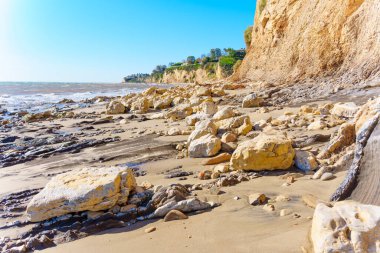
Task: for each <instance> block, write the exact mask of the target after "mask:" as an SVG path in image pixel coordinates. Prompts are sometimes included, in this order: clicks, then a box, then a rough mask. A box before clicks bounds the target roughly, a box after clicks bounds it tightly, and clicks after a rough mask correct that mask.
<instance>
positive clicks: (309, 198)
mask: <svg viewBox="0 0 380 253" xmlns="http://www.w3.org/2000/svg"><path fill="white" fill-rule="evenodd" d="M302 201H303V202H304V203H305V204H306V205H307V206H309V207H311V208H315V207H316V206H317V204H318V203H324V204H325V205H329V206H330V204H329V203H327V202H325V201H323V200H320V199H318V198H317V197H316V196H314V195H312V194H305V195H302Z"/></svg>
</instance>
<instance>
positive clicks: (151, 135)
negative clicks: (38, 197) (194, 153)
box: [0, 85, 376, 252]
mask: <svg viewBox="0 0 380 253" xmlns="http://www.w3.org/2000/svg"><path fill="white" fill-rule="evenodd" d="M194 87H195V88H196V87H197V86H194V85H190V86H182V89H184V90H187V89H193V88H194ZM201 88H202V87H201ZM144 89H146V87H141V90H144ZM155 89H156V88H149V89H148V90H146V91H144V93H143V94H146V92H148V91H149V90H155ZM174 89H180V88H179V87H175V88H169V89H168V90H174ZM158 90H162V91H163V90H165V89H163V88H158ZM251 92H252V88H251V86H240V88H238V89H231V90H228V89H225V93H226V94H225V95H223V96H221V97H220V96H216V97H214V96H212V98H213V101H214V102H213V103H215V104H216V105H218V110H222V109H223V108H225V107H231V106H232V107H233V108H234V110H235V111H236V113H239V114H240V115H247V116H248V117H249V118H250V120H251V122H253V124H255V122H257V123H260V122H263V121H264V122H266V123H265V124H266V125H271V127H270V128H271V129H272V130H271V131H273V128H274V129H275V131H280V132H284V133H285V134H286V136H287V138H289V139H291V140H293V141H295V142H297V143H298V142H299V143H303V142H304V141H302V140H307V139H308V138H309V137H313V136H327V138H325V139H324V140H321V141H314V142H310V143H309V144H305V146H302V147H303V148H301V149H302V150H307V151H311V152H312V153H313V152H315V153H319V152H320V150H323V149H324V147H325V146H326V145H327V143H328V141H329V140H330V135H331V136H333V134H334V132H336V131H337V130H338V129H339V127H340V125H341V124H342V123H343V122H345V121H344V120H343V121H342V120H338V118H336V119H334V120H335V121H336V120H338V121H336V122H335V123H334V124H332V125H331V126H327V125H326V126H324V127H322V128H319V129H310V127H308V126H309V125H308V124H306V125H304V126H292V127H289V126H286V125H282V123H281V124H280V125H278V123H275V122H274V121H273V119H280V118H281V117H284V115H288V116H289V115H301V114H300V111H302V110H303V109H302V108H305V107H307V108H309V107H310V108H318V107H319V108H321V107H322V106H324V105H325V104H334V103H337V101H341V102H344V101H352V100H353V99H356V102H357V103H358V105H359V104H361V103H363V101H365V100H366V99H367V98H369V97H371V96H373V94H374V93H376V91H375V90H370V91H368V92H364V93H362V96H356V97H355V98H354V97H352V96H351V95H339V94H337V95H334V96H332V97H330V98H329V99H323V98H320V99H318V100H314V101H309V102H308V101H305V102H302V103H300V104H298V105H291V106H286V105H285V106H275V105H273V102H271V103H268V102H269V101H270V99H267V103H268V104H272V105H268V106H264V108H265V109H263V107H252V108H242V107H241V102H240V101H241V99H242V98H244V97H245V96H246V95H247V94H250V93H251ZM128 96H129V95H127V96H126V97H128ZM139 96H147V95H141V94H140V95H139ZM69 98H70V97H69ZM115 99H116V100H117V99H120V97H119V98H117V97H116V96H113V97H112V98H111V97H106V96H105V97H103V98H102V100H98V99H96V98H95V99H93V100H91V102H88V103H87V104H86V106H82V107H79V106H78V107H77V105H78V103H80V102H71V103H69V107H68V108H67V109H65V110H64V111H63V112H64V113H63V114H62V112H60V111H59V110H58V111H54V113H53V114H49V115H50V116H48V118H46V119H44V118H36V119H33V117H32V119H33V120H32V121H31V122H30V123H28V122H24V121H20V120H18V119H19V118H17V116H15V115H17V114H15V115H13V116H14V117H13V118H11V120H10V121H9V122H8V125H9V124H11V127H10V128H7V127H6V126H7V124H5V125H3V130H2V131H3V132H2V133H1V138H2V140H3V141H2V142H3V144H2V148H3V150H4V153H3V154H6V153H10V152H14V150H18V151H17V152H18V153H19V154H20V156H19V157H18V156H15V157H13V158H12V159H8V160H7V161H5V160H4V157H3V160H2V168H1V172H0V173H1V174H0V185H1V186H2V187H1V189H0V196H2V198H3V199H8V202H4V201H3V202H2V203H3V204H2V205H3V216H2V217H3V218H0V225H1V226H2V229H1V230H0V236H1V237H3V238H10V239H11V238H18V237H19V236H20V235H22V234H23V233H27V232H28V231H30V230H31V229H32V228H33V227H34V226H35V224H33V223H25V225H24V224H23V223H21V224H20V223H19V222H20V221H23V220H25V219H26V216H25V208H26V205H27V204H28V201H29V200H30V198H31V197H33V196H34V195H35V194H36V193H37V192H39V191H40V190H41V189H42V188H43V187H44V186H45V185H46V184H47V183H48V182H49V180H51V179H52V178H54V177H55V176H57V175H60V174H62V173H68V172H75V171H78V170H80V169H82V168H86V167H93V168H99V169H104V168H107V167H113V166H117V167H126V168H127V167H129V168H133V170H134V174H135V177H136V182H137V185H145V184H146V182H149V184H152V185H154V186H158V185H162V186H167V185H171V184H184V185H188V186H189V187H190V188H191V186H194V185H200V184H201V185H204V186H203V187H199V189H198V188H194V187H193V189H196V190H191V192H192V193H191V195H192V196H196V197H197V198H198V199H200V200H201V201H205V202H210V201H211V202H213V203H217V204H218V205H217V206H216V207H215V208H213V209H212V210H207V211H205V212H203V213H202V212H200V213H199V214H196V213H191V214H190V216H189V218H188V219H187V220H178V221H173V222H169V223H166V222H163V221H162V220H161V219H157V218H150V219H142V220H141V219H140V220H139V219H137V220H133V222H128V223H125V226H124V227H123V228H112V227H111V228H110V229H107V228H100V230H99V231H97V232H96V233H95V234H93V235H91V236H85V238H83V239H80V240H73V239H67V240H66V241H61V243H58V244H57V246H55V247H53V248H50V249H47V250H46V251H47V252H81V251H82V252H83V251H86V252H87V251H93V252H104V251H109V250H112V251H113V250H122V249H123V248H125V247H128V248H129V249H132V250H139V251H144V252H151V251H159V252H177V251H181V252H190V251H192V252H194V251H196V252H214V251H220V252H230V251H234V252H252V251H257V252H299V251H300V249H301V247H303V245H305V244H307V241H308V237H307V234H308V233H309V230H310V226H311V222H312V217H313V212H314V207H310V206H308V205H307V204H305V201H304V200H303V198H304V196H307V195H312V196H314V197H315V199H319V200H321V201H322V200H323V201H325V202H328V201H329V198H330V196H331V194H332V193H333V192H334V191H335V189H336V188H337V187H338V186H339V184H340V183H341V181H342V180H343V179H344V177H345V174H346V173H345V170H346V168H342V169H340V170H337V171H335V172H334V177H333V179H331V180H328V181H321V180H313V179H311V178H312V174H313V173H312V172H311V171H310V172H306V173H305V172H304V171H301V170H299V169H297V168H296V167H294V166H293V167H292V168H290V169H289V170H283V171H281V170H280V171H267V172H266V171H263V172H259V173H258V174H249V175H250V176H249V180H246V181H245V180H244V181H241V182H240V181H239V183H237V184H234V185H231V186H226V187H221V188H220V192H219V190H218V193H214V192H212V191H211V190H210V188H208V187H206V185H208V184H210V183H212V182H215V179H211V178H210V179H206V180H202V179H200V177H199V176H198V175H200V173H203V171H207V170H211V171H212V170H213V168H214V167H215V165H204V162H205V160H207V158H191V157H189V156H188V155H187V154H185V153H183V150H181V149H179V148H178V145H179V144H181V145H182V144H183V143H185V142H186V141H187V139H188V138H189V134H191V132H192V131H193V129H194V127H193V126H189V125H188V124H187V123H186V121H184V120H170V119H165V118H158V117H157V116H156V115H157V113H160V112H166V111H170V110H171V109H170V107H168V108H167V109H158V110H157V109H155V110H153V109H150V110H149V111H147V112H145V113H133V112H128V113H121V114H109V113H108V114H107V113H106V108H108V104H109V103H110V101H112V100H115ZM334 99H335V101H334ZM88 101H90V100H89V99H88ZM53 107H54V106H53ZM308 115H309V114H308ZM308 117H311V118H315V117H317V118H319V117H320V116H319V115H318V114H316V115H314V116H313V115H312V114H310V115H309V116H308ZM24 119H25V116H24ZM326 119H328V118H326ZM12 120H13V121H12ZM337 122H339V123H337ZM20 124H21V126H22V127H19V126H20ZM261 124H262V123H261ZM4 126H5V127H4ZM257 127H258V126H257ZM173 128H175V129H179V130H180V131H179V132H178V131H177V132H178V133H174V134H169V132H170V129H173ZM262 131H264V132H266V131H269V129H268V130H259V129H258V128H257V130H255V128H253V129H252V132H250V133H251V134H253V136H256V135H257V134H258V133H260V132H262ZM248 135H249V134H248ZM12 136H13V137H14V140H7V141H4V140H6V139H7V138H8V139H9V138H10V137H12ZM251 138H252V137H248V136H247V135H246V136H245V135H240V136H239V143H240V142H242V141H244V140H249V139H251ZM331 138H332V137H331ZM42 140H44V141H42ZM53 140H54V141H53ZM77 144H79V145H77ZM24 145H34V148H33V146H30V147H28V148H31V150H33V149H37V150H38V153H36V154H35V155H30V154H28V152H26V153H25V152H24V151H23V149H22V148H21V147H22V146H24ZM62 147H65V148H62ZM53 150H54V151H53ZM57 150H58V151H57ZM23 152H24V153H23ZM29 153H30V152H29ZM21 154H24V155H22V156H21ZM21 157H23V159H24V160H23V159H21ZM176 172H181V173H182V174H179V175H183V176H173V177H168V175H176V174H175V173H176ZM173 173H174V174H173ZM184 173H185V174H184ZM231 173H233V172H231ZM238 173H241V172H238ZM227 175H228V173H227ZM237 175H239V174H237ZM243 175H244V173H243ZM289 177H291V178H293V180H292V181H291V183H287V182H288V181H289ZM148 189H149V188H147V190H148ZM148 191H149V190H148ZM254 192H263V193H264V194H265V195H266V196H267V198H268V199H270V200H272V202H270V203H272V205H273V210H270V211H268V210H265V209H263V207H262V206H252V205H250V204H249V201H248V196H249V195H250V194H252V193H254ZM18 193H19V195H17V194H18ZM12 196H13V197H12ZM17 196H18V197H17ZM279 196H282V197H284V196H285V197H284V198H285V200H281V201H280V200H279V201H276V199H277V198H278V197H279ZM12 199H13V201H15V199H18V200H17V201H16V202H15V203H19V206H18V208H13V209H12V208H10V207H9V206H7V203H13V202H12V201H9V200H12ZM283 209H286V210H290V211H289V213H288V214H287V215H285V216H281V215H280V211H281V210H283ZM152 226H154V227H155V228H156V231H155V232H153V233H151V234H146V233H145V232H144V230H145V229H146V228H149V227H152ZM57 229H58V230H59V227H57ZM72 241H73V242H72ZM273 241H276V242H278V243H276V244H272V243H271V242H273ZM63 242H66V243H63Z"/></svg>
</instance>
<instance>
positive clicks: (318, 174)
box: [312, 166, 329, 180]
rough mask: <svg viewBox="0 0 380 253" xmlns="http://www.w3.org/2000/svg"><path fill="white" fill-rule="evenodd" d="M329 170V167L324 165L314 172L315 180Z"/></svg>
mask: <svg viewBox="0 0 380 253" xmlns="http://www.w3.org/2000/svg"><path fill="white" fill-rule="evenodd" d="M327 171H329V168H328V167H327V166H322V167H321V168H320V169H319V170H318V171H317V172H315V173H314V175H313V177H312V178H313V179H314V180H317V179H320V178H321V177H322V175H323V174H324V173H325V172H327Z"/></svg>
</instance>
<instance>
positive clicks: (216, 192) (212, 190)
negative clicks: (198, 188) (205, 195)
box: [209, 185, 220, 195]
mask: <svg viewBox="0 0 380 253" xmlns="http://www.w3.org/2000/svg"><path fill="white" fill-rule="evenodd" d="M209 192H210V194H211V195H219V194H220V187H218V186H216V185H213V186H211V187H210V189H209Z"/></svg>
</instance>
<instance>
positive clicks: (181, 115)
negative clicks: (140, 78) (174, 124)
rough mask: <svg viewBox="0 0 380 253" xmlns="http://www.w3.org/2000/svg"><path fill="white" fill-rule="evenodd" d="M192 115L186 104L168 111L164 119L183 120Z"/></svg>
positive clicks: (191, 109) (189, 107)
mask: <svg viewBox="0 0 380 253" xmlns="http://www.w3.org/2000/svg"><path fill="white" fill-rule="evenodd" d="M192 113H193V108H192V107H191V106H190V105H188V104H180V105H178V106H176V107H174V108H171V109H169V111H167V112H165V113H164V118H165V119H170V120H173V121H176V120H183V119H185V118H186V117H188V116H190V115H191V114H192Z"/></svg>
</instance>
